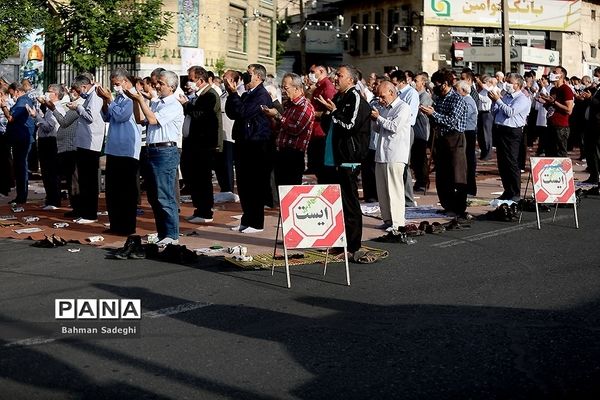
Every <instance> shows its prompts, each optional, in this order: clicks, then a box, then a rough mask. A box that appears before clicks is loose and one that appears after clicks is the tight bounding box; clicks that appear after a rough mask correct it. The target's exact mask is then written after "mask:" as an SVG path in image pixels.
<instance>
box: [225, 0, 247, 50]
mask: <svg viewBox="0 0 600 400" xmlns="http://www.w3.org/2000/svg"><path fill="white" fill-rule="evenodd" d="M245 16H246V10H245V9H243V8H240V7H237V6H234V5H233V4H230V5H229V18H230V23H229V38H228V39H227V40H228V45H229V50H233V51H239V52H242V53H245V52H246V25H245V23H244V17H245Z"/></svg>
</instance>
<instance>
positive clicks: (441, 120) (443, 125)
mask: <svg viewBox="0 0 600 400" xmlns="http://www.w3.org/2000/svg"><path fill="white" fill-rule="evenodd" d="M434 109H435V111H434V112H433V114H432V116H433V119H434V120H435V122H436V123H437V124H438V125H439V126H440V134H441V135H442V136H443V135H447V134H451V133H454V132H460V133H464V132H465V130H466V127H467V112H468V111H467V104H466V103H465V101H464V100H463V98H462V96H461V95H460V94H458V93H456V92H455V91H454V90H450V92H448V94H446V95H445V96H444V97H441V96H440V97H438V98H437V101H436V103H435V105H434Z"/></svg>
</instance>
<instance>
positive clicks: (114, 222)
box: [96, 68, 142, 236]
mask: <svg viewBox="0 0 600 400" xmlns="http://www.w3.org/2000/svg"><path fill="white" fill-rule="evenodd" d="M110 83H111V85H112V87H113V90H114V92H115V98H114V99H113V98H112V96H111V94H110V91H109V90H108V89H105V88H103V87H100V86H99V87H98V88H97V89H96V91H97V93H98V95H99V96H100V97H101V98H102V100H103V105H102V118H103V119H104V121H106V122H108V123H109V124H110V125H109V128H108V138H107V140H106V148H105V150H104V152H105V153H106V209H107V211H108V220H109V221H110V232H111V233H115V234H118V235H125V236H126V235H131V234H133V233H135V228H136V217H137V198H138V184H137V180H138V170H139V165H138V164H139V159H140V149H141V146H142V134H141V132H140V129H139V128H138V126H137V124H136V123H135V118H134V116H133V106H134V104H133V101H132V100H131V99H130V98H129V97H127V96H125V94H124V92H125V91H126V90H127V91H128V90H131V89H132V88H133V84H132V82H131V79H130V78H129V74H128V72H127V70H125V69H123V68H117V69H116V70H114V71H113V72H112V73H111V75H110ZM134 90H135V89H134Z"/></svg>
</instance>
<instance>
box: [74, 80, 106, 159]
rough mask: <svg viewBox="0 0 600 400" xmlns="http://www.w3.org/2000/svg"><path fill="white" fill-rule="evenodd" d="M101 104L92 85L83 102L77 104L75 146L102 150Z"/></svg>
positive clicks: (103, 126) (102, 122) (103, 127)
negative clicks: (77, 117)
mask: <svg viewBox="0 0 600 400" xmlns="http://www.w3.org/2000/svg"><path fill="white" fill-rule="evenodd" d="M102 104H103V101H102V99H101V98H100V97H98V95H97V94H96V86H93V87H92V88H91V89H90V91H89V92H88V93H87V98H86V99H85V101H84V102H83V104H80V105H78V106H77V113H78V114H79V119H78V120H77V130H76V132H75V146H77V147H79V148H82V149H87V150H93V151H100V150H102V145H103V144H104V130H105V128H106V124H105V123H104V120H103V119H102V114H101V113H102Z"/></svg>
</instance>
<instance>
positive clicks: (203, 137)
mask: <svg viewBox="0 0 600 400" xmlns="http://www.w3.org/2000/svg"><path fill="white" fill-rule="evenodd" d="M208 81H209V77H208V72H207V71H206V70H205V69H204V68H202V67H200V66H193V67H190V69H188V85H189V86H190V88H191V89H192V90H193V91H194V93H195V94H196V96H195V97H194V98H193V100H191V101H189V100H188V98H187V97H186V96H184V95H179V102H180V103H181V104H182V105H183V111H184V113H185V116H186V119H187V120H188V121H189V124H186V123H184V127H183V130H184V132H183V136H184V137H185V138H184V139H183V151H182V154H181V158H182V161H183V163H184V164H185V166H186V172H187V176H186V183H187V184H189V186H190V194H191V195H192V203H193V205H194V208H195V210H194V214H192V215H191V216H189V217H187V218H186V219H187V220H188V221H189V222H191V223H193V224H205V223H208V222H212V221H213V211H212V208H213V205H214V197H213V185H212V170H213V167H214V161H215V158H216V154H217V152H219V151H221V150H222V147H223V127H222V121H221V99H220V97H219V94H218V93H217V92H216V91H215V89H213V88H212V86H211V85H210V83H209V82H208ZM186 129H187V132H186Z"/></svg>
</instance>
